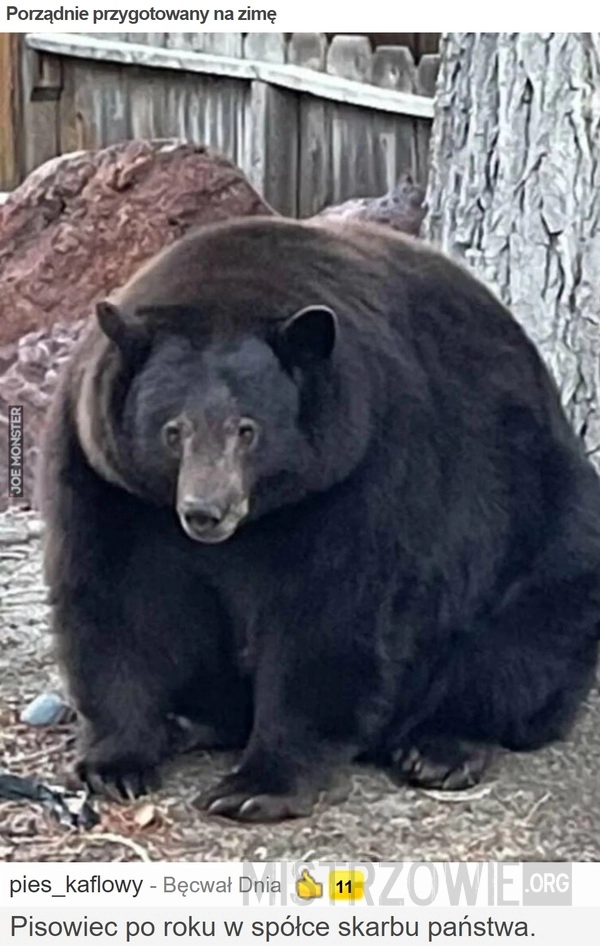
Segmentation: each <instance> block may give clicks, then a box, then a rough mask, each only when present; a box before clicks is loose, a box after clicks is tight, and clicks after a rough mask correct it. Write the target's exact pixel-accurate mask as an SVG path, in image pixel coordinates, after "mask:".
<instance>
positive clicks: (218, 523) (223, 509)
mask: <svg viewBox="0 0 600 946" xmlns="http://www.w3.org/2000/svg"><path fill="white" fill-rule="evenodd" d="M177 512H178V514H179V519H180V522H181V525H182V526H183V529H184V531H185V532H186V534H187V535H188V536H189V537H190V539H194V540H195V541H196V542H207V543H217V542H224V541H225V539H228V538H229V537H230V536H231V535H233V533H234V532H235V530H236V529H237V527H238V525H239V523H240V522H241V520H242V519H243V518H244V517H245V516H246V515H247V514H248V500H246V499H244V500H242V501H241V502H239V503H234V502H232V501H231V500H228V499H225V498H223V499H221V500H217V499H208V500H207V499H194V498H189V497H188V498H185V499H183V500H181V501H180V502H179V503H178V506H177Z"/></svg>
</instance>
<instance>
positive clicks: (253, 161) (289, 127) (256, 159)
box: [241, 82, 298, 217]
mask: <svg viewBox="0 0 600 946" xmlns="http://www.w3.org/2000/svg"><path fill="white" fill-rule="evenodd" d="M246 130H247V133H246V145H245V153H244V156H243V159H242V161H241V166H242V169H243V171H244V172H245V174H246V175H247V176H248V179H249V180H250V183H251V184H252V185H253V186H254V187H255V188H256V189H257V190H258V192H259V193H260V194H262V195H263V197H264V198H265V200H266V201H267V203H269V204H271V206H272V207H274V209H275V210H277V211H279V213H282V214H285V215H287V216H290V217H295V216H296V215H297V212H298V200H297V194H298V155H297V148H296V142H297V140H298V101H297V96H296V95H295V94H294V93H293V92H287V91H284V90H282V89H277V88H275V87H274V86H271V85H268V84H267V83H265V82H253V83H252V87H251V92H250V97H249V101H248V103H247V114H246Z"/></svg>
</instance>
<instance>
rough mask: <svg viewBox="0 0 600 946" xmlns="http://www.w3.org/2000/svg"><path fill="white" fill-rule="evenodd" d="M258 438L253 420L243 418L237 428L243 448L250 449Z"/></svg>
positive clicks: (256, 427)
mask: <svg viewBox="0 0 600 946" xmlns="http://www.w3.org/2000/svg"><path fill="white" fill-rule="evenodd" d="M257 436H258V426H257V424H255V423H254V421H253V420H250V418H248V417H244V418H243V419H242V420H241V421H240V425H239V427H238V437H239V439H240V440H241V442H242V443H243V444H244V446H245V447H251V446H252V444H253V443H255V441H256V438H257Z"/></svg>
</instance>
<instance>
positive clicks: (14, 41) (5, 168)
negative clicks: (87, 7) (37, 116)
mask: <svg viewBox="0 0 600 946" xmlns="http://www.w3.org/2000/svg"><path fill="white" fill-rule="evenodd" d="M22 46H23V36H22V34H21V33H0V130H1V133H0V190H12V188H13V187H16V186H17V184H19V183H20V180H21V176H22V148H23V126H22V116H21V66H20V60H21V48H22Z"/></svg>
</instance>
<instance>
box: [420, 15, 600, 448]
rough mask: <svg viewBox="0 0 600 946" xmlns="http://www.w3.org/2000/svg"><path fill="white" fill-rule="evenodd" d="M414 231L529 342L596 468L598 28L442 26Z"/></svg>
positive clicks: (599, 396)
mask: <svg viewBox="0 0 600 946" xmlns="http://www.w3.org/2000/svg"><path fill="white" fill-rule="evenodd" d="M441 52H442V63H441V68H440V74H439V78H438V88H437V103H436V115H435V120H434V125H433V134H432V141H431V170H430V177H429V187H428V194H427V203H428V206H429V212H428V216H427V218H426V221H425V225H424V230H425V237H426V238H427V239H429V240H431V241H432V242H433V243H437V244H438V245H441V247H442V249H444V250H445V251H446V252H447V253H449V254H450V255H452V256H454V257H455V258H458V259H459V260H462V261H463V262H465V263H466V264H467V265H468V266H470V267H471V269H472V270H473V271H474V272H475V274H476V275H477V276H479V277H480V278H481V279H482V280H484V281H485V282H486V283H487V284H488V285H489V286H490V288H492V289H493V290H494V291H495V292H496V293H497V294H498V295H499V297H500V298H501V299H502V300H503V302H504V303H505V304H506V305H507V306H508V307H509V308H510V309H511V310H512V312H513V313H514V315H515V316H516V317H517V318H518V319H519V321H520V322H521V324H522V325H523V327H524V328H525V330H526V331H527V332H528V334H529V336H530V337H531V338H532V339H533V341H534V342H535V343H536V344H537V346H538V348H539V350H540V351H541V353H542V355H543V357H544V358H545V360H546V362H547V364H548V365H549V367H550V369H551V371H552V372H553V374H554V376H555V378H556V380H557V382H558V384H559V387H560V391H561V395H562V399H563V403H564V405H565V407H566V410H567V413H568V415H569V417H570V419H571V421H572V422H573V425H574V427H575V429H576V430H577V431H578V432H579V433H580V434H581V435H583V436H584V437H585V440H586V445H587V449H588V451H589V453H590V454H595V453H596V454H597V456H596V457H595V459H596V462H597V463H598V465H600V33H446V34H444V35H443V39H442V44H441Z"/></svg>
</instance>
